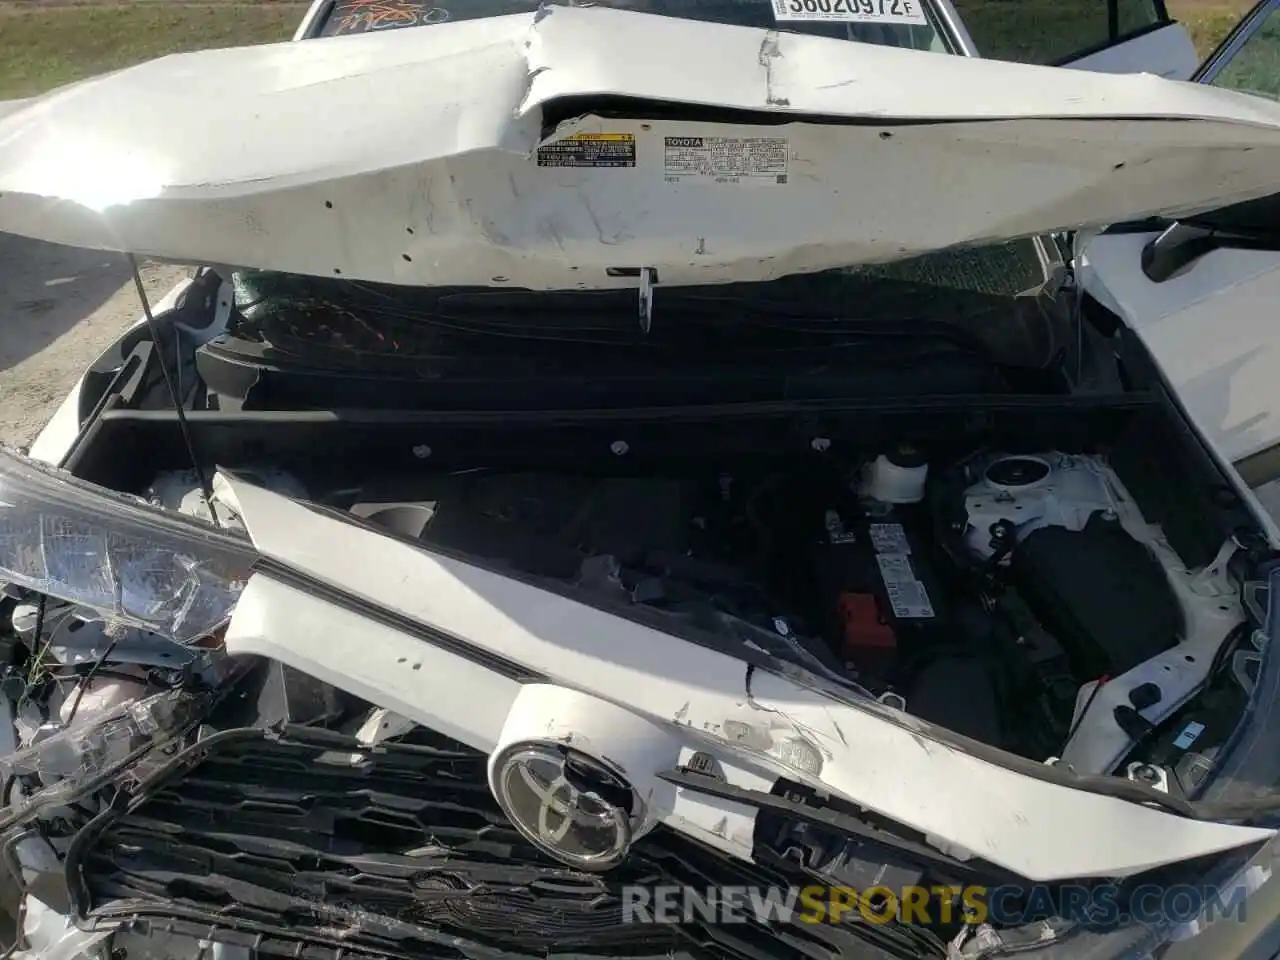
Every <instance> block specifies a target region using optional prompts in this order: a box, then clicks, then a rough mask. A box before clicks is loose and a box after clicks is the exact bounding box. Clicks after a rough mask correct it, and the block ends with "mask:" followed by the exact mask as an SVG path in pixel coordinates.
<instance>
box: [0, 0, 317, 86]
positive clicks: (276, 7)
mask: <svg viewBox="0 0 1280 960" xmlns="http://www.w3.org/2000/svg"><path fill="white" fill-rule="evenodd" d="M306 9H307V6H306V4H305V3H258V4H248V3H245V4H240V3H229V2H221V3H216V2H215V3H208V4H195V3H181V4H170V3H164V2H160V0H143V2H136V3H126V4H119V5H112V6H107V5H73V4H65V5H62V4H38V3H32V2H31V0H28V2H26V3H23V4H22V5H21V6H19V5H18V4H6V3H0V99H12V98H17V97H26V96H30V95H32V94H35V93H40V92H42V91H44V90H49V89H51V88H53V87H56V86H60V85H61V84H64V83H70V82H72V81H74V80H81V79H83V78H85V77H90V76H93V75H94V74H98V73H103V72H105V71H108V70H116V69H119V68H121V67H126V66H130V65H132V64H135V63H139V62H141V61H143V60H148V59H151V58H153V57H159V56H162V55H164V54H166V53H175V52H177V51H182V50H199V49H205V48H209V47H228V46H238V45H241V44H247V43H268V42H271V41H274V40H287V39H289V37H290V36H291V35H292V34H293V31H294V29H295V28H296V27H297V25H298V23H299V21H300V20H301V19H302V14H303V13H304V12H305V11H306Z"/></svg>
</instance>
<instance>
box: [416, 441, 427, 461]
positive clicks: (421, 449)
mask: <svg viewBox="0 0 1280 960" xmlns="http://www.w3.org/2000/svg"><path fill="white" fill-rule="evenodd" d="M413 455H414V456H415V457H417V458H418V459H419V460H425V459H427V457H429V456H431V448H430V447H428V446H427V445H426V444H425V443H420V444H418V445H417V446H416V447H414V448H413Z"/></svg>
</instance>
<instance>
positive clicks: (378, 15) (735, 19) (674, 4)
mask: <svg viewBox="0 0 1280 960" xmlns="http://www.w3.org/2000/svg"><path fill="white" fill-rule="evenodd" d="M554 2H559V3H563V4H564V5H566V6H572V5H574V4H573V3H572V2H571V0H570V2H567V3H566V2H565V0H554ZM541 5H542V0H336V2H335V3H334V4H333V6H332V8H331V9H330V10H329V13H328V15H327V16H326V17H324V19H323V20H321V21H320V23H319V24H318V26H317V35H318V36H322V37H334V36H341V35H343V34H351V33H366V32H369V31H372V30H393V29H397V28H400V27H418V26H431V25H433V24H438V23H449V22H452V21H456V20H476V19H480V18H483V17H501V16H505V15H507V14H513V13H532V12H533V11H536V10H537V9H538V7H539V6H541ZM590 5H591V6H609V7H617V8H619V9H623V10H632V11H635V12H637V13H653V14H657V15H659V16H664V17H679V18H682V19H685V20H702V21H706V22H710V23H725V24H734V25H736V26H743V27H768V28H771V29H778V30H786V31H789V32H792V33H804V34H810V35H812V36H819V37H834V38H836V39H841V40H854V41H859V42H862V43H878V44H883V45H885V46H891V47H906V48H909V49H912V50H932V51H935V52H939V53H949V52H952V51H951V50H950V47H949V45H948V44H947V42H946V41H945V40H944V38H943V35H942V33H941V31H940V30H939V29H938V26H937V24H938V23H939V20H938V18H937V16H936V15H935V13H934V12H933V10H932V9H930V7H929V5H928V3H927V2H925V0H594V2H592V3H591V4H590Z"/></svg>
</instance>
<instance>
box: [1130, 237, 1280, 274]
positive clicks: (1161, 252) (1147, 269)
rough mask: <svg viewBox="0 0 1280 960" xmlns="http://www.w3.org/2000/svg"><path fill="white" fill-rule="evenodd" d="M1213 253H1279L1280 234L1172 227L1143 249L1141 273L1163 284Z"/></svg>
mask: <svg viewBox="0 0 1280 960" xmlns="http://www.w3.org/2000/svg"><path fill="white" fill-rule="evenodd" d="M1214 250H1277V251H1280V234H1277V233H1272V232H1269V231H1254V230H1222V229H1218V228H1215V227H1210V226H1198V225H1196V224H1195V223H1183V222H1177V223H1173V224H1171V225H1170V226H1169V227H1167V228H1166V229H1165V231H1164V232H1163V233H1161V234H1160V236H1158V237H1156V238H1155V239H1154V240H1152V241H1151V242H1149V243H1148V244H1147V245H1146V246H1145V247H1143V248H1142V272H1143V273H1144V274H1146V276H1147V279H1148V280H1150V281H1151V282H1152V283H1163V282H1164V281H1166V280H1168V279H1169V278H1170V277H1172V276H1173V275H1174V274H1176V273H1177V272H1178V271H1180V270H1182V269H1184V268H1186V267H1187V266H1189V265H1190V264H1192V263H1194V262H1195V261H1196V260H1199V259H1200V258H1201V257H1203V256H1205V255H1206V254H1209V253H1212V252H1213V251H1214Z"/></svg>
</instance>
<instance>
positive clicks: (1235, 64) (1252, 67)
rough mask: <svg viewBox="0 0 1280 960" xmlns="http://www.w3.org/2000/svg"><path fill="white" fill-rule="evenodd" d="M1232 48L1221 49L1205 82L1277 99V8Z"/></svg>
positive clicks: (1279, 59) (1279, 69)
mask: <svg viewBox="0 0 1280 960" xmlns="http://www.w3.org/2000/svg"><path fill="white" fill-rule="evenodd" d="M1261 16H1262V20H1261V22H1260V23H1258V25H1257V26H1256V27H1255V28H1254V29H1253V31H1252V32H1251V33H1249V34H1248V35H1247V36H1246V37H1245V39H1244V42H1243V43H1241V44H1240V45H1239V46H1238V47H1237V48H1236V49H1235V50H1234V51H1224V59H1223V61H1222V62H1221V65H1220V66H1218V68H1217V69H1216V70H1213V69H1212V68H1211V69H1210V71H1209V73H1208V74H1207V75H1206V77H1205V82H1206V83H1208V84H1210V85H1211V86H1215V87H1223V88H1225V89H1227V90H1236V91H1238V92H1240V93H1249V94H1253V95H1254V96H1257V97H1267V98H1268V99H1271V100H1280V8H1277V7H1276V6H1274V5H1273V6H1272V7H1271V8H1270V9H1269V10H1267V11H1266V12H1265V13H1263V14H1262V15H1261Z"/></svg>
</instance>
